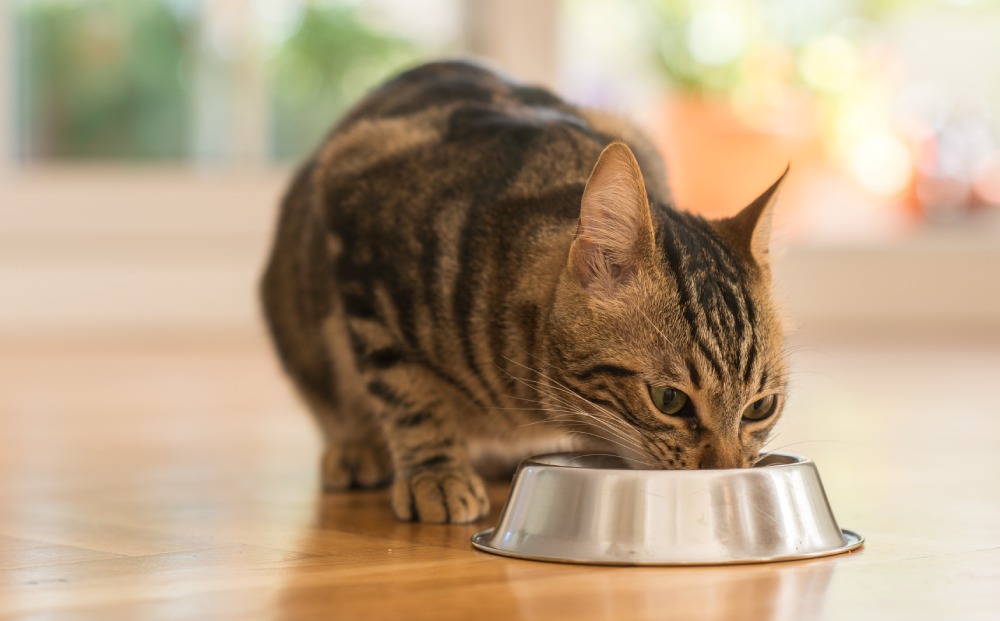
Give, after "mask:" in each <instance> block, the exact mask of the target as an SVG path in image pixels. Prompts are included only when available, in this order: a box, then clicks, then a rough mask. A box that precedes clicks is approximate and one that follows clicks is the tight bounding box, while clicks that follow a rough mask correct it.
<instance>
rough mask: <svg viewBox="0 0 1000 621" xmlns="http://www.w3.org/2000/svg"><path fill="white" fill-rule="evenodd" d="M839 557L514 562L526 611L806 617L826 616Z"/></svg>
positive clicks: (513, 578) (773, 620)
mask: <svg viewBox="0 0 1000 621" xmlns="http://www.w3.org/2000/svg"><path fill="white" fill-rule="evenodd" d="M836 563H837V561H836V559H835V558H828V559H821V560H816V561H802V562H795V563H782V564H767V565H745V566H730V567H704V568H639V567H632V568H627V567H626V568H623V567H614V568H599V567H590V568H586V569H587V571H582V572H577V571H574V572H572V573H571V574H570V575H559V573H558V572H551V573H550V574H549V575H547V576H545V577H539V576H537V575H535V576H531V577H529V576H526V575H525V574H531V573H532V572H534V569H533V568H532V567H529V566H528V565H526V564H524V563H516V564H511V565H510V566H509V567H508V568H507V581H508V584H509V586H510V588H511V590H512V592H513V594H514V596H515V597H516V598H517V600H518V605H519V608H520V612H521V616H522V617H524V618H539V617H541V616H542V615H543V614H551V613H552V612H554V611H558V612H559V613H560V614H561V615H565V616H566V617H567V618H569V617H571V616H580V617H585V618H598V619H621V618H644V619H645V618H649V619H685V620H687V621H698V620H700V619H716V620H718V619H738V620H741V621H765V620H766V621H793V620H794V621H804V620H809V619H816V618H819V617H820V616H821V614H820V613H821V611H822V607H823V599H824V597H825V595H826V591H827V587H828V586H829V584H830V580H831V578H832V576H833V572H834V569H835V566H836Z"/></svg>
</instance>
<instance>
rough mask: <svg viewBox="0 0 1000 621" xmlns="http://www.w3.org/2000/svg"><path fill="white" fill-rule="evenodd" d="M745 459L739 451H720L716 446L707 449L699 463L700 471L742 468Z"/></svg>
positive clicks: (703, 451) (702, 453)
mask: <svg viewBox="0 0 1000 621" xmlns="http://www.w3.org/2000/svg"><path fill="white" fill-rule="evenodd" d="M742 467H743V459H742V458H741V457H740V454H739V452H738V451H732V452H730V451H725V450H719V448H718V447H716V446H714V445H709V446H707V447H705V448H704V449H703V450H702V452H701V459H700V460H699V462H698V469H699V470H720V469H722V468H742Z"/></svg>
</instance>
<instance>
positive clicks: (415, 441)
mask: <svg viewBox="0 0 1000 621" xmlns="http://www.w3.org/2000/svg"><path fill="white" fill-rule="evenodd" d="M368 388H369V390H370V391H371V393H372V396H373V397H374V398H375V399H376V400H378V401H379V402H380V403H381V404H382V408H381V415H380V416H379V421H380V424H381V426H382V431H383V433H384V434H385V437H386V439H387V440H388V443H389V450H390V452H391V453H392V461H393V467H394V472H395V478H394V481H393V485H392V508H393V511H394V512H395V514H396V517H398V518H399V519H400V520H404V521H414V522H427V523H434V524H464V523H466V522H472V521H474V520H477V519H479V518H481V517H483V516H485V515H486V513H487V512H488V511H489V509H490V503H489V499H488V498H487V496H486V489H485V487H484V485H483V481H482V479H481V478H480V476H479V475H478V474H477V473H476V471H475V470H474V469H473V468H472V465H471V463H470V461H469V453H468V448H467V446H466V444H465V440H464V438H463V437H462V435H461V433H460V431H459V429H458V427H457V425H456V423H455V414H456V404H455V403H454V402H453V400H452V399H450V398H449V396H448V390H449V387H447V385H444V384H443V383H442V382H441V381H440V380H438V379H437V378H436V377H434V376H433V375H432V374H430V373H429V372H426V371H424V370H422V369H420V368H419V366H417V365H412V366H409V368H407V369H399V368H397V369H394V370H393V371H392V372H388V373H383V374H379V375H378V376H377V377H376V378H375V379H373V380H372V381H370V382H369V384H368Z"/></svg>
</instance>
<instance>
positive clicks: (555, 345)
mask: <svg viewBox="0 0 1000 621" xmlns="http://www.w3.org/2000/svg"><path fill="white" fill-rule="evenodd" d="M663 171H664V167H663V165H662V163H661V161H660V159H659V158H658V156H657V155H656V152H655V150H654V149H653V148H652V147H651V145H650V143H649V142H648V141H647V140H646V139H645V138H644V137H643V136H642V135H641V134H640V133H638V132H637V131H635V130H634V129H632V128H631V127H629V126H628V125H627V124H625V123H624V122H622V121H621V120H619V119H616V118H613V117H611V116H609V115H606V114H603V113H600V112H597V111H595V110H588V109H583V108H579V107H576V106H573V105H570V104H568V103H566V102H564V101H563V100H561V99H559V98H558V97H556V96H555V95H553V94H552V93H550V92H548V91H546V90H543V89H541V88H537V87H532V86H525V85H522V84H519V83H516V82H514V81H512V80H510V79H508V78H505V77H501V76H499V75H497V74H496V73H494V72H492V71H490V70H487V69H485V68H483V67H480V66H478V65H475V64H471V63H466V62H440V63H433V64H427V65H423V66H420V67H417V68H415V69H412V70H410V71H407V72H406V73H403V74H402V75H400V76H398V77H396V78H394V79H392V80H391V81H389V82H388V83H386V84H384V85H383V86H381V87H379V88H378V89H376V90H374V91H373V92H371V93H370V94H369V95H368V96H367V97H365V98H364V99H363V100H362V101H361V102H360V103H358V104H357V105H356V106H355V107H354V108H353V109H352V110H351V111H350V112H348V113H347V115H346V116H345V117H344V118H343V119H342V120H341V121H340V122H339V124H338V125H337V126H336V127H335V128H334V129H333V131H332V133H331V134H330V135H329V136H328V138H327V139H326V140H325V142H324V143H323V144H322V145H321V147H320V148H319V149H318V150H317V152H316V153H315V154H314V155H313V156H312V157H311V159H310V160H309V161H308V162H306V163H305V165H304V166H302V168H301V169H300V171H299V172H298V174H297V176H296V178H295V179H294V181H293V183H292V185H291V188H290V190H289V191H288V193H287V196H286V197H285V199H284V202H283V204H282V208H281V215H280V221H279V225H278V230H277V234H276V238H275V242H274V247H273V250H272V254H271V257H270V261H269V264H268V266H267V270H266V273H265V274H264V277H263V281H262V295H263V301H264V307H265V312H266V315H267V319H268V322H269V326H270V330H271V334H272V336H273V339H274V342H275V344H276V346H277V350H278V353H279V354H280V357H281V360H282V362H283V364H284V367H285V369H286V370H287V372H288V373H289V375H290V376H291V377H292V379H293V380H294V382H295V384H296V386H297V388H298V389H299V391H300V393H301V395H302V396H303V397H304V399H305V400H306V401H307V402H308V405H309V406H310V408H311V409H312V411H313V413H314V414H315V417H316V419H317V421H318V423H319V425H320V427H321V429H322V431H323V433H324V436H325V439H326V451H325V455H324V457H323V463H322V470H323V479H324V483H325V485H326V486H327V488H329V489H344V488H350V487H371V486H378V485H381V484H386V483H389V482H392V488H391V499H392V507H393V510H394V511H395V514H396V516H397V517H398V518H399V519H401V520H414V521H420V522H439V523H441V522H443V523H462V522H469V521H472V520H476V519H477V518H480V517H482V516H483V515H484V514H485V513H486V512H487V510H488V509H489V501H488V500H487V497H486V494H485V492H484V487H483V480H482V478H481V476H484V475H490V474H494V473H496V472H500V471H503V469H505V468H508V467H510V465H511V464H512V463H516V461H517V460H518V459H520V458H523V457H525V456H527V455H531V454H534V453H536V452H540V451H544V450H550V449H558V448H569V447H576V448H579V449H583V450H588V451H595V452H603V453H607V452H612V453H615V454H617V455H620V456H622V457H623V458H625V459H627V460H628V461H629V462H630V463H631V464H634V466H635V467H638V468H735V467H747V466H750V465H752V464H753V462H754V460H755V459H756V457H757V455H758V452H759V450H760V448H761V446H762V444H763V443H764V441H765V439H766V438H767V436H768V433H769V431H770V430H771V428H772V427H773V425H774V423H775V421H776V420H777V418H778V415H779V412H780V411H781V408H782V402H783V401H784V392H785V375H786V373H785V359H784V354H783V348H782V328H781V323H780V321H779V316H778V313H777V309H776V307H775V304H774V302H773V301H772V298H771V294H770V281H771V275H770V269H769V265H768V244H769V222H770V218H771V216H770V213H771V208H772V205H773V202H774V199H775V195H776V192H777V189H778V185H779V184H780V182H781V180H780V179H779V180H778V182H776V183H775V184H774V185H773V186H771V188H770V189H768V190H767V191H766V192H764V194H763V195H762V196H760V197H759V198H758V199H756V200H755V201H754V202H753V203H752V204H751V205H749V206H748V207H746V208H745V209H743V210H742V211H741V212H739V213H738V214H737V215H735V216H733V217H730V218H726V219H722V220H706V219H703V218H701V217H699V216H696V215H692V214H689V213H685V212H682V211H678V210H675V209H674V208H673V207H672V205H671V199H670V195H669V193H668V190H667V184H666V179H665V177H664V172H663ZM719 182H720V183H725V180H724V179H720V181H719ZM477 470H478V472H477ZM508 472H509V471H508Z"/></svg>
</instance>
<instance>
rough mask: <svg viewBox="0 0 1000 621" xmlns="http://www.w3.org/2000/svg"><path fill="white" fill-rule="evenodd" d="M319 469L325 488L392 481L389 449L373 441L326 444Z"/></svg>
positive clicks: (337, 488)
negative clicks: (321, 472) (320, 468)
mask: <svg viewBox="0 0 1000 621" xmlns="http://www.w3.org/2000/svg"><path fill="white" fill-rule="evenodd" d="M322 470H323V487H324V488H325V489H328V490H344V489H350V488H352V487H380V486H382V485H387V484H388V483H389V481H390V480H392V461H391V458H390V456H389V451H388V450H387V449H386V447H385V445H383V444H381V443H376V442H349V443H344V444H336V445H331V446H329V447H327V449H326V452H325V453H324V454H323V465H322Z"/></svg>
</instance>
